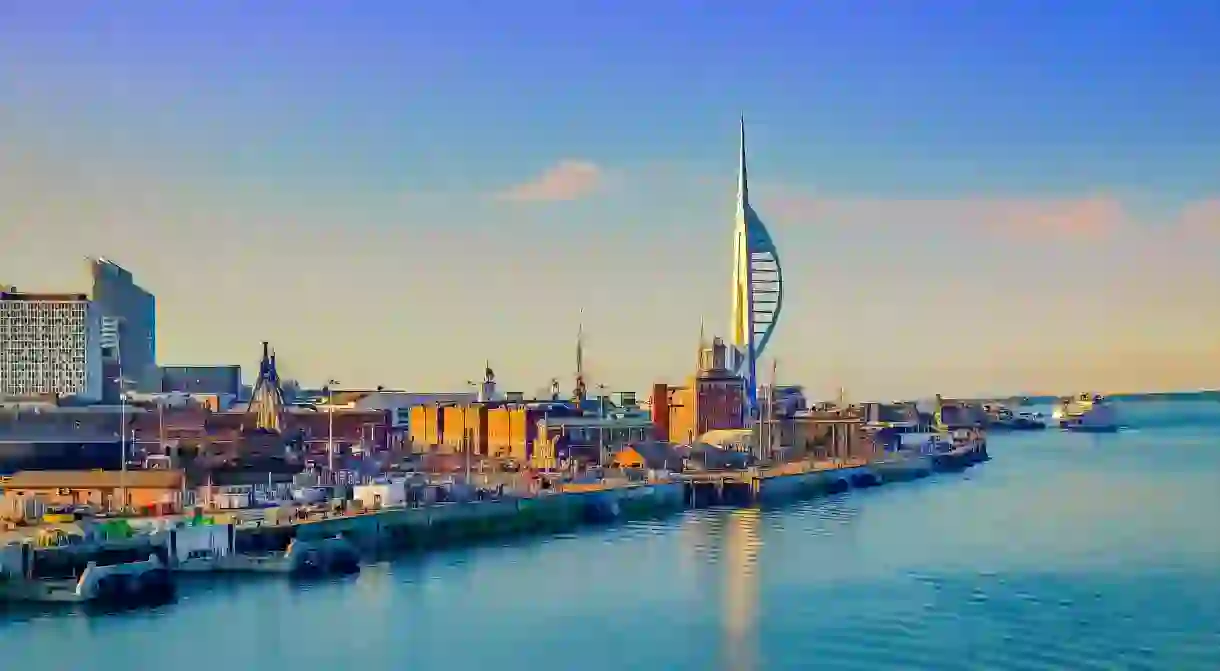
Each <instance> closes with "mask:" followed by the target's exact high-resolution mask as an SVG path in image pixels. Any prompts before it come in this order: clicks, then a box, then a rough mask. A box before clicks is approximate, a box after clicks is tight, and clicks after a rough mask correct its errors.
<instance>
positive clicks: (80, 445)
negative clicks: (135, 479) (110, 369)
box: [0, 403, 143, 475]
mask: <svg viewBox="0 0 1220 671" xmlns="http://www.w3.org/2000/svg"><path fill="white" fill-rule="evenodd" d="M123 410H124V409H121V408H119V407H117V406H97V405H94V406H85V407H59V406H56V405H55V404H52V403H13V404H5V405H4V406H3V407H0V475H3V474H8V473H15V472H17V471H22V470H44V469H45V470H73V469H115V470H117V469H118V468H119V467H120V464H121V463H122V458H121V455H122V453H123V452H122V448H121V445H120V435H121V431H122V428H121V427H122V420H123V417H124V413H123V412H122V411H123ZM125 410H126V419H127V422H128V423H129V424H130V423H131V422H132V421H134V418H135V417H136V416H137V415H138V414H139V413H141V412H143V411H142V410H140V409H138V408H126V409H125Z"/></svg>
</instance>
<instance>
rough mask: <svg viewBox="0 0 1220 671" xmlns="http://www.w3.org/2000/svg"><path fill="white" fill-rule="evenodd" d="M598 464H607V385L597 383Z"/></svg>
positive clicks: (602, 465) (603, 465) (603, 466)
mask: <svg viewBox="0 0 1220 671" xmlns="http://www.w3.org/2000/svg"><path fill="white" fill-rule="evenodd" d="M597 465H598V466H600V467H602V468H605V466H606V385H604V384H599V385H597Z"/></svg>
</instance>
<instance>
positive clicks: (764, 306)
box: [729, 119, 784, 412]
mask: <svg viewBox="0 0 1220 671" xmlns="http://www.w3.org/2000/svg"><path fill="white" fill-rule="evenodd" d="M783 298H784V286H783V271H782V269H781V267H780V261H779V250H778V249H777V247H776V245H775V242H774V240H773V239H772V238H771V234H770V233H769V232H768V231H767V227H766V226H765V225H764V224H763V222H762V220H761V219H759V217H758V214H757V213H756V212H755V211H754V208H753V207H751V205H750V197H749V186H748V184H747V173H746V127H745V120H744V119H742V121H741V144H740V162H739V166H738V172H737V217H736V225H735V227H734V232H733V305H732V313H731V317H732V323H731V324H730V331H729V333H730V342H731V344H732V345H733V349H734V357H733V363H732V372H733V373H735V374H737V375H739V376H741V377H742V378H744V379H745V381H746V385H745V387H746V389H745V390H746V398H747V403H748V409H749V410H750V411H752V412H756V410H757V407H758V360H759V359H760V358H761V357H762V355H763V353H764V352H765V351H766V349H767V344H768V343H769V342H770V341H771V336H772V335H774V334H775V327H776V326H777V325H778V324H779V316H780V312H781V311H782V309H783Z"/></svg>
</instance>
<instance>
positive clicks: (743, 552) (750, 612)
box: [721, 508, 763, 671]
mask: <svg viewBox="0 0 1220 671" xmlns="http://www.w3.org/2000/svg"><path fill="white" fill-rule="evenodd" d="M761 526H762V513H761V512H760V511H759V510H758V509H757V508H747V509H744V510H734V511H732V513H730V514H729V516H728V521H727V524H726V525H725V529H724V547H725V559H726V561H725V562H724V568H723V575H724V600H723V603H724V606H723V610H722V612H721V623H722V626H723V631H724V655H723V659H722V664H723V667H722V668H723V669H724V670H725V671H749V670H751V669H756V668H758V557H759V554H760V553H761V551H762V547H763V543H762V537H761V535H760V533H759V531H760V528H761Z"/></svg>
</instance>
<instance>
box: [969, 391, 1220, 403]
mask: <svg viewBox="0 0 1220 671" xmlns="http://www.w3.org/2000/svg"><path fill="white" fill-rule="evenodd" d="M1068 396H1071V394H1064V395H1063V396H1048V395H1037V396H1027V395H1023V394H1013V395H1012V396H991V397H986V398H970V399H962V400H964V401H966V402H968V403H1003V404H1010V405H1046V404H1048V403H1056V402H1058V401H1059V400H1060V399H1062V398H1066V397H1068ZM1105 396H1106V398H1109V399H1110V400H1113V401H1122V402H1124V403H1148V402H1154V401H1220V389H1204V390H1201V391H1157V392H1147V393H1142V394H1106V395H1105Z"/></svg>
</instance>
